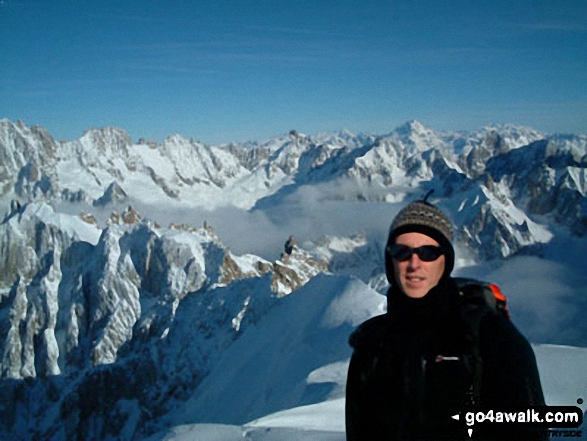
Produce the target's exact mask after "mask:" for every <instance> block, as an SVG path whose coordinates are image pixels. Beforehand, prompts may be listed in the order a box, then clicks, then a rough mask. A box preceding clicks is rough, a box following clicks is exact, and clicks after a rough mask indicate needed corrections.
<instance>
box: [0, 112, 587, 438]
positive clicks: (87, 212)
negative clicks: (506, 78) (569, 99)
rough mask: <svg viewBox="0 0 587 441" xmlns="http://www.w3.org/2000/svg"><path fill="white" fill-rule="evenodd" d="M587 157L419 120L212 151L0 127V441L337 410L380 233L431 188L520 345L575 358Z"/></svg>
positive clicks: (376, 296)
mask: <svg viewBox="0 0 587 441" xmlns="http://www.w3.org/2000/svg"><path fill="white" fill-rule="evenodd" d="M586 146H587V136H585V135H560V134H556V135H548V134H544V133H540V132H539V131H536V130H533V129H531V128H526V127H519V126H514V125H506V126H495V127H486V128H483V129H481V130H478V131H471V132H437V131H434V130H432V129H430V128H427V127H425V126H424V125H423V124H422V123H420V122H418V121H411V122H408V123H406V124H404V125H402V126H400V127H398V128H397V129H395V130H393V131H391V132H390V133H387V134H383V135H374V134H352V133H350V132H346V131H343V132H339V133H334V134H320V135H312V136H309V135H304V134H302V133H300V132H298V131H295V130H292V131H290V132H289V133H288V134H286V135H284V136H279V137H275V138H272V139H269V140H267V141H264V142H247V143H232V144H226V145H218V146H210V145H205V144H203V143H200V142H198V141H196V140H193V139H186V138H184V137H182V136H180V135H173V136H170V137H168V138H167V139H166V140H165V141H163V142H161V143H156V142H153V141H149V140H144V139H140V140H139V141H138V142H136V143H135V142H133V141H132V139H131V137H130V136H129V135H128V134H127V133H126V132H125V131H123V130H121V129H117V128H112V127H108V128H101V129H92V130H88V131H87V132H86V133H85V134H84V135H83V136H82V137H81V138H80V139H78V140H74V141H56V140H55V139H54V138H53V137H52V136H51V134H50V133H49V132H48V131H46V130H44V129H43V128H40V127H35V126H33V127H28V126H27V125H25V124H24V123H22V122H16V123H13V122H11V121H9V120H1V121H0V203H1V208H2V209H3V210H4V212H5V214H4V217H3V221H2V223H1V224H0V259H1V262H2V265H1V267H0V355H1V357H2V358H1V360H0V378H1V380H0V381H1V382H2V387H3V390H4V391H5V393H4V394H3V397H2V399H1V400H0V409H1V410H2V412H0V433H2V434H4V435H6V436H10V438H11V439H31V438H38V439H72V438H82V439H90V438H95V439H142V438H145V437H148V436H151V437H153V439H162V438H157V437H158V436H159V435H158V434H160V433H164V431H165V430H167V428H170V427H174V426H178V425H180V424H192V423H200V426H198V427H199V429H198V430H203V428H202V424H205V423H215V424H221V425H229V426H222V427H224V428H223V429H218V430H227V431H233V429H234V430H235V431H236V432H238V431H239V430H240V431H241V432H242V430H245V429H242V428H238V429H237V428H236V427H237V426H238V427H240V426H242V425H246V424H247V423H249V422H251V421H253V420H255V419H258V418H261V417H263V416H265V415H268V414H272V413H274V412H279V411H283V410H286V409H292V408H297V407H299V406H316V405H320V403H326V404H328V403H338V404H336V405H338V406H339V405H340V400H341V399H343V397H344V393H343V392H341V391H343V390H344V374H345V363H346V362H347V361H348V357H349V355H350V352H349V351H350V349H349V348H348V346H347V345H346V337H347V336H348V334H349V333H350V331H351V330H352V328H353V327H354V326H356V325H357V324H359V323H360V322H361V321H362V320H364V319H366V318H368V317H369V316H371V315H374V314H377V313H382V312H384V311H385V297H384V296H383V295H382V294H384V293H385V291H386V289H387V282H386V280H385V276H384V274H383V272H382V271H383V263H382V253H381V248H382V239H383V240H384V236H385V229H386V228H387V227H388V225H389V223H390V221H391V219H392V216H393V215H394V214H395V213H396V212H397V211H398V210H399V208H400V207H401V206H402V205H403V204H404V203H405V202H406V201H409V200H413V199H417V198H420V197H422V196H423V194H424V193H425V192H427V191H428V190H431V189H433V190H434V193H433V199H434V202H435V203H436V204H438V205H439V206H440V207H441V208H443V209H444V210H446V211H447V212H448V213H449V215H450V216H451V218H452V219H453V221H454V223H455V226H456V243H455V245H456V248H457V252H458V255H459V256H460V258H459V259H458V261H457V271H460V272H461V273H462V274H465V275H474V276H481V277H494V278H495V279H497V281H498V282H502V281H503V284H504V285H505V286H506V287H508V288H511V292H512V293H511V306H512V307H514V308H512V309H513V310H514V311H515V310H516V308H517V311H518V312H519V315H518V322H517V323H518V324H519V325H520V327H521V329H522V330H523V331H525V333H526V334H527V335H528V336H529V337H530V339H531V340H532V341H533V342H534V343H537V344H565V345H574V346H587V325H585V320H584V318H585V311H587V294H586V292H585V288H584V287H585V284H584V283H585V282H587V280H585V276H583V275H582V272H581V271H580V270H578V269H580V268H581V266H582V261H583V259H584V256H585V254H584V253H585V251H586V250H587V242H586V241H585V233H586V232H587V198H586V194H587V184H586V181H587V179H586V170H587V147H586ZM205 219H206V220H205ZM200 221H201V222H200ZM300 225H302V227H300ZM292 233H295V234H292ZM225 243H226V244H227V245H225ZM249 247H250V248H253V249H252V250H250V251H249V250H247V248H249ZM512 268H514V269H515V268H518V269H519V268H522V269H521V270H518V271H514V270H513V269H512ZM533 271H535V272H536V273H537V274H535V273H534V272H533ZM527 274H529V275H530V276H528V277H525V276H524V275H527ZM543 278H544V280H548V281H549V283H550V285H545V283H543ZM539 282H540V283H539ZM529 286H530V287H532V288H533V289H532V290H530V291H532V293H533V296H530V295H529V294H528V293H527V291H528V287H529ZM549 294H550V295H549ZM547 296H549V297H548V306H546V302H544V303H541V304H540V306H537V305H536V304H537V303H538V302H536V299H539V300H543V299H547ZM279 311H281V312H279ZM284 311H285V312H284ZM288 320H291V324H290V325H287V323H288ZM543 348H544V349H540V350H539V351H540V353H544V354H553V353H555V352H556V351H559V352H557V354H558V355H557V357H560V356H561V355H560V354H563V353H564V354H568V351H567V352H564V351H563V352H560V351H561V350H562V349H548V348H549V347H547V346H544V347H543ZM570 349H573V348H570ZM570 349H569V350H570ZM576 350H577V351H579V352H578V354H580V355H578V358H573V357H570V359H571V360H572V361H571V362H569V366H574V365H575V364H576V363H579V361H580V360H583V358H584V353H583V352H581V349H576ZM275 353H279V354H281V355H282V356H281V357H280V358H277V357H275ZM565 356H566V355H565ZM552 357H554V356H552ZM552 357H551V356H550V355H549V357H546V356H545V358H544V359H545V360H548V361H545V362H544V365H543V367H542V369H543V370H547V369H552V366H551V365H552V363H553V362H552V359H553V358H552ZM581 357H583V358H581ZM321 375H322V377H321ZM333 375H334V377H335V378H334V379H333V378H331V377H332V376H333ZM550 375H554V374H552V373H551V374H550ZM320 378H322V379H320ZM244 379H246V380H244ZM243 381H246V383H249V384H246V385H243V386H242V387H239V384H240V383H242V382H243ZM549 381H551V382H552V381H554V380H549ZM239 382H240V383H239ZM549 384H550V383H549ZM581 384H582V383H581ZM278 385H279V386H278ZM581 387H583V386H581ZM567 389H568V388H567ZM567 389H565V390H567ZM552 390H553V392H552V394H553V395H552V396H554V393H555V392H554V390H555V388H554V387H553V389H552ZM582 390H586V389H585V388H584V389H582ZM566 398H567V396H566V395H565V399H566ZM558 400H559V401H560V400H561V399H560V398H559V399H558ZM573 404H574V403H573ZM231 425H236V426H234V427H232V426H231ZM261 426H262V425H261ZM243 427H244V426H243ZM247 427H248V428H247V429H246V430H245V431H248V432H247V433H249V432H250V434H251V435H250V439H265V438H261V435H260V433H261V432H259V431H258V430H257V429H253V427H257V426H255V425H252V426H251V425H249V426H247ZM263 427H265V426H263ZM329 427H330V426H329ZM333 427H334V428H335V429H336V428H337V427H338V429H336V430H334V429H333V430H334V432H333V435H332V436H333V438H331V439H340V438H339V437H340V433H339V429H340V427H339V426H337V425H336V424H334V426H333ZM330 429H332V427H330ZM330 429H328V430H325V429H324V427H322V429H321V433H322V435H324V436H326V435H325V434H326V432H329V431H330ZM337 430H338V431H337ZM176 435H177V433H176ZM314 435H315V434H314ZM162 436H163V435H162ZM328 436H330V435H328ZM284 439H285V438H284ZM314 439H318V438H314ZM324 439H326V438H324Z"/></svg>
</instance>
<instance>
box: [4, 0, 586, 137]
mask: <svg viewBox="0 0 587 441" xmlns="http://www.w3.org/2000/svg"><path fill="white" fill-rule="evenodd" d="M0 41H1V43H0V117H4V118H9V119H11V120H18V119H21V120H23V121H24V122H25V123H27V124H29V125H41V126H43V127H45V128H47V129H48V130H49V131H50V132H51V133H52V134H53V135H54V136H55V137H56V138H57V139H67V140H70V139H76V138H78V137H80V136H81V135H82V133H83V132H84V131H85V130H86V129H89V128H91V127H101V126H116V127H120V128H123V129H125V130H127V131H128V132H129V133H130V134H131V136H132V137H133V139H135V140H137V139H138V138H139V137H145V138H151V139H155V140H157V141H161V140H163V139H164V138H165V137H166V136H168V135H170V134H173V133H179V134H181V135H183V136H186V137H193V138H195V139H199V140H201V141H203V142H206V143H220V142H230V141H247V140H260V139H265V138H268V137H270V136H274V135H278V134H282V133H286V132H288V131H289V130H291V129H297V130H299V131H301V132H304V133H309V134H313V133H318V132H332V131H336V130H340V129H348V130H351V131H354V132H362V131H365V132H374V133H386V132H389V131H391V130H392V129H394V128H395V127H397V126H398V125H400V124H401V123H403V122H405V121H407V120H411V119H418V120H420V121H422V122H423V123H424V124H425V125H428V126H430V127H432V128H434V129H437V130H466V129H476V128H481V127H483V126H485V125H488V124H501V123H514V124H521V125H527V126H532V127H534V128H536V129H539V130H543V131H546V132H567V133H568V132H575V133H576V132H582V133H585V132H587V1H585V0H557V1H542V0H534V1H532V0H516V1H512V0H505V1H502V0H495V1H482V0H481V1H472V0H467V1H441V0H429V1H402V0H400V1H367V0H362V1H351V0H339V1H330V0H325V1H320V0H311V1H309V0H296V1H293V0H292V1H281V0H273V1H269V0H265V1H253V0H240V1H237V0H233V1H229V0H213V1H208V0H204V1H186V0H181V1H168V0H166V1H163V0H157V1H153V0H142V1H135V0H128V1H111V0H105V1H102V0H101V1H84V0H64V1H50V0H45V1H32V0H31V1H29V0H0Z"/></svg>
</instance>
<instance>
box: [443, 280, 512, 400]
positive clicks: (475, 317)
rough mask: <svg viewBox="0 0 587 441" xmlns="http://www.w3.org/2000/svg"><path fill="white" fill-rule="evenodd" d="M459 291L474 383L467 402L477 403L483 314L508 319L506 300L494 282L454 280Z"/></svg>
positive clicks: (481, 371)
mask: <svg viewBox="0 0 587 441" xmlns="http://www.w3.org/2000/svg"><path fill="white" fill-rule="evenodd" d="M454 281H455V283H456V285H457V290H458V294H459V302H460V315H461V318H462V320H463V322H464V324H465V327H466V333H465V338H466V340H467V344H468V345H469V352H470V356H471V364H472V373H473V383H472V385H471V390H470V391H469V393H468V397H469V398H468V401H469V404H471V405H473V406H475V405H478V404H479V403H480V398H481V397H480V394H481V379H482V376H483V363H482V358H481V349H480V344H479V341H480V336H479V334H480V328H481V319H482V318H483V317H484V316H485V315H486V314H500V315H503V316H504V317H506V318H507V319H508V320H509V318H510V315H509V310H508V307H507V299H506V297H505V296H504V295H503V294H502V292H501V291H500V289H499V287H498V286H497V285H494V284H491V283H487V282H481V281H478V280H474V279H466V278H455V279H454Z"/></svg>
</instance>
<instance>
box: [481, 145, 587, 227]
mask: <svg viewBox="0 0 587 441" xmlns="http://www.w3.org/2000/svg"><path fill="white" fill-rule="evenodd" d="M569 141H571V139H568V138H562V139H561V138H559V139H556V138H555V139H553V140H550V141H549V140H543V141H537V142H535V143H532V144H530V145H528V146H525V147H522V148H519V149H516V150H513V151H511V152H508V153H506V154H503V155H499V156H496V157H494V158H492V159H491V160H489V161H488V164H487V171H488V173H489V174H490V175H491V176H492V179H493V180H494V181H504V182H506V183H507V185H508V187H509V188H510V189H511V193H512V195H513V196H514V197H515V198H516V199H517V200H521V201H522V203H523V206H525V207H526V208H527V209H528V210H529V211H530V212H531V213H535V214H540V215H546V214H548V215H552V216H553V217H554V218H555V219H556V221H557V222H560V223H562V224H565V225H567V226H569V227H570V229H571V231H573V232H574V233H575V234H577V235H583V234H585V232H586V231H587V230H586V229H585V225H586V224H587V211H586V210H585V206H586V202H585V200H586V199H585V196H586V195H587V184H586V180H585V176H586V173H587V171H586V170H587V167H586V166H585V164H584V158H585V154H586V150H585V145H584V142H583V143H582V142H581V140H580V139H578V138H576V139H574V140H572V141H574V142H569Z"/></svg>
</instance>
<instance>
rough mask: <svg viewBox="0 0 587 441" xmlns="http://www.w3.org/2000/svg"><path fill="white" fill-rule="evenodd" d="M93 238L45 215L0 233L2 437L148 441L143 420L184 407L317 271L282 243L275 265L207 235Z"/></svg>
mask: <svg viewBox="0 0 587 441" xmlns="http://www.w3.org/2000/svg"><path fill="white" fill-rule="evenodd" d="M137 216H138V214H137ZM138 218H140V216H138ZM84 229H87V230H86V231H85V232H84ZM79 231H82V233H81V234H82V236H80V234H79V233H78V232H79ZM91 232H93V234H91ZM98 233H100V230H99V228H98V227H96V226H95V225H94V224H88V223H86V222H85V221H83V220H82V219H80V218H77V217H74V216H65V215H63V216H61V217H57V214H56V213H54V212H53V210H52V209H51V207H49V206H48V205H46V204H42V203H34V204H27V205H25V206H23V207H21V208H20V209H19V211H18V212H15V213H12V214H11V215H9V216H8V217H7V218H6V219H5V220H4V222H3V223H2V224H1V225H0V238H1V240H2V242H1V246H0V258H1V261H2V263H3V265H2V268H0V271H1V273H0V276H1V278H0V280H1V283H2V285H1V286H0V293H1V299H2V301H1V303H0V317H1V318H2V321H0V343H1V345H0V354H1V357H2V358H1V359H0V360H1V364H0V375H1V376H2V379H3V386H6V387H5V388H4V387H3V390H4V391H5V393H4V394H3V397H2V399H0V410H2V412H1V413H2V417H1V418H0V434H2V433H5V434H8V433H10V434H11V435H13V436H17V437H18V436H20V437H23V438H28V437H33V438H34V437H40V438H44V437H49V438H56V439H72V438H83V439H86V438H91V437H95V436H97V437H99V438H107V437H114V438H116V437H121V436H122V437H123V438H125V437H127V435H128V437H131V436H132V435H133V434H135V433H139V432H141V431H142V433H144V434H146V433H149V432H150V431H151V430H156V427H152V428H150V425H151V424H153V420H154V416H156V415H163V414H165V413H166V412H168V411H169V409H170V408H172V407H173V405H174V403H176V402H177V401H181V400H185V399H186V397H187V396H189V395H190V394H191V393H192V391H193V390H194V388H196V387H197V385H198V384H199V382H200V381H201V380H202V378H203V377H204V376H205V375H206V374H207V373H208V372H209V369H210V367H211V366H212V365H213V364H214V362H215V360H216V359H217V358H218V357H219V356H220V354H221V353H222V351H223V350H224V349H225V348H226V347H227V346H228V345H230V344H231V343H232V342H233V341H234V340H235V339H236V338H238V336H239V335H240V334H241V333H242V332H243V331H244V329H246V328H247V327H248V326H250V325H251V324H254V323H256V321H257V320H259V318H260V317H261V316H262V315H263V314H264V313H265V312H266V311H267V309H268V308H270V307H271V306H272V305H273V304H275V302H276V301H277V300H278V298H279V297H282V296H284V295H287V294H288V293H290V292H292V291H293V290H295V289H298V288H299V287H300V286H302V285H303V284H304V283H306V282H307V281H308V280H309V279H310V278H311V277H313V276H315V275H316V274H318V273H319V272H321V271H325V270H327V268H326V264H325V263H324V262H321V261H320V260H319V259H317V258H315V257H313V256H312V255H310V254H309V253H307V252H306V251H304V250H302V249H300V248H298V247H297V245H295V244H292V242H291V240H290V241H288V243H289V244H290V247H289V248H288V250H289V251H290V252H289V253H284V255H282V257H281V259H280V260H279V261H277V262H274V263H270V262H267V261H265V260H263V259H261V258H258V257H256V256H253V255H245V256H236V255H234V254H232V253H231V252H230V251H229V250H228V249H227V248H226V247H224V246H223V245H222V243H221V242H220V241H219V239H218V238H217V237H216V236H215V235H214V233H213V232H212V229H211V227H210V226H205V227H204V228H193V227H187V226H177V225H176V226H174V227H173V228H169V229H159V228H155V227H154V226H153V225H151V224H148V223H146V222H142V221H136V222H134V223H124V222H123V223H120V224H113V223H111V224H110V225H109V226H108V227H107V228H105V229H104V230H102V231H101V233H100V235H99V237H97V236H98ZM84 239H85V240H84ZM23 263H24V264H23ZM185 335H193V336H194V338H193V339H189V340H184V336H185ZM22 379H27V382H22V381H18V380H22ZM34 379H39V380H34ZM129 406H130V407H129ZM24 407H26V408H27V415H28V416H27V417H26V418H27V421H26V422H23V421H22V420H21V418H23V415H22V413H21V409H23V408H24ZM137 415H138V419H137ZM131 416H132V418H131ZM125 434H126V435H125Z"/></svg>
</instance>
